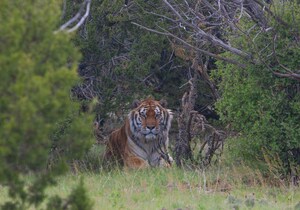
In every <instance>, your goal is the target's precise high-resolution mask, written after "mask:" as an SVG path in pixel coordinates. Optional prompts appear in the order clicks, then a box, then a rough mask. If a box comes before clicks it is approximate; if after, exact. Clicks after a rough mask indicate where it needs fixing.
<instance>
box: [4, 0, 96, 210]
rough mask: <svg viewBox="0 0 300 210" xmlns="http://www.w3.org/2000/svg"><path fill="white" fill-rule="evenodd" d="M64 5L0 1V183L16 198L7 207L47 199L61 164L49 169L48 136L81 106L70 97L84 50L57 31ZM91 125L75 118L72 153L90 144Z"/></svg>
mask: <svg viewBox="0 0 300 210" xmlns="http://www.w3.org/2000/svg"><path fill="white" fill-rule="evenodd" d="M60 6H61V5H60V3H59V2H57V1H54V0H51V1H47V2H46V1H42V0H35V1H30V3H29V2H27V1H20V0H16V1H10V0H2V1H1V2H0V34H1V35H0V66H1V70H0V78H1V82H0V92H1V97H0V104H1V111H0V166H1V167H0V183H1V185H4V186H7V187H8V188H9V195H10V197H11V198H12V200H11V201H9V202H8V203H6V204H5V205H3V208H6V209H27V208H29V206H31V205H34V206H35V207H38V206H39V205H40V203H41V202H42V201H43V199H44V198H45V196H46V195H45V194H44V189H45V187H46V186H47V185H50V184H54V183H55V181H54V179H53V177H52V175H53V174H60V173H62V170H60V169H63V168H62V167H57V169H59V170H53V171H52V172H51V173H50V172H49V173H47V172H46V165H47V159H48V153H49V150H50V145H51V144H52V142H51V141H50V135H51V133H52V132H54V130H55V127H56V123H57V122H58V121H59V120H60V119H61V120H62V119H65V118H66V117H67V116H69V115H72V114H74V113H78V110H79V104H77V103H74V102H72V101H71V100H69V99H68V98H69V94H70V93H69V92H70V88H71V87H72V86H73V85H74V84H75V83H76V82H78V77H77V73H76V69H77V62H78V60H79V58H80V54H79V53H78V51H77V50H76V49H75V47H74V46H73V44H72V42H71V41H70V38H71V37H70V36H69V35H66V34H54V31H55V30H56V29H57V27H58V23H59V18H60V10H61V9H60ZM76 116H77V114H76ZM86 117H87V118H89V120H87V121H88V122H90V117H88V116H86ZM90 127H91V126H90V123H87V122H84V121H81V119H78V118H77V119H76V122H75V123H73V124H72V126H70V129H69V133H70V132H72V136H67V135H65V136H63V141H65V142H68V143H69V145H70V146H69V148H77V150H76V151H75V150H72V151H73V153H76V154H77V153H78V151H79V150H80V151H82V149H84V148H86V147H87V145H88V144H90V139H91V138H89V133H88V132H90V130H91V128H90ZM72 128H73V129H72ZM74 145H75V146H74ZM82 145H83V146H82ZM78 148H80V149H78ZM81 153H82V152H81ZM63 165H64V164H60V165H59V166H63ZM27 174H34V175H35V179H34V181H33V183H31V184H28V183H27V182H25V181H24V180H23V178H24V177H23V175H27Z"/></svg>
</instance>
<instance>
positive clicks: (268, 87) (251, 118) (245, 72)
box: [217, 2, 300, 176]
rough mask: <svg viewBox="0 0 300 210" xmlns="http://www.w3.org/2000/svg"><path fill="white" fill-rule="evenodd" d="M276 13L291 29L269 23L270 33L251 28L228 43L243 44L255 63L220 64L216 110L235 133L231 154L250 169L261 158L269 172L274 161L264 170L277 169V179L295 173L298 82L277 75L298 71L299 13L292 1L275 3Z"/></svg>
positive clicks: (298, 145)
mask: <svg viewBox="0 0 300 210" xmlns="http://www.w3.org/2000/svg"><path fill="white" fill-rule="evenodd" d="M276 9H278V10H279V11H281V12H282V15H281V17H282V18H283V19H284V20H285V21H286V23H288V24H289V27H290V28H286V26H284V25H280V24H278V22H272V23H271V24H272V25H271V26H270V27H273V28H274V30H272V31H271V32H269V33H264V34H262V35H258V34H257V32H258V31H255V30H253V31H252V32H251V33H249V34H246V35H245V37H240V38H236V37H235V38H234V39H231V40H230V41H232V42H235V43H238V44H239V45H240V46H244V47H245V46H248V48H249V51H251V50H252V51H253V52H256V53H255V55H256V56H257V59H258V60H259V61H260V62H259V63H258V64H255V65H253V64H249V65H247V67H246V68H244V69H240V68H237V67H236V66H234V65H230V64H225V65H224V64H222V63H219V65H218V76H220V77H221V78H222V81H221V83H220V90H221V91H222V98H221V100H220V101H219V102H218V103H217V108H218V110H219V111H220V113H221V118H222V120H223V122H226V123H227V124H230V126H231V127H232V129H233V130H235V131H238V132H239V135H238V136H237V137H235V138H234V139H232V140H231V141H229V142H228V144H229V145H228V146H229V147H230V148H231V149H230V153H231V156H233V157H235V159H242V160H243V161H244V162H247V163H248V164H251V165H253V166H255V165H256V166H257V165H258V162H257V160H260V163H264V168H263V169H267V168H268V167H266V164H270V163H271V162H270V161H269V159H273V160H275V159H276V160H277V161H275V162H274V161H273V162H272V166H269V167H271V168H272V167H274V166H275V164H277V165H278V166H280V167H277V166H276V167H277V168H276V170H277V171H276V175H279V176H282V175H287V174H289V173H291V174H294V175H295V172H296V173H297V170H298V169H299V166H300V159H299V157H300V156H299V154H300V149H299V148H300V142H299V139H300V126H299V120H300V118H299V105H300V98H299V82H298V81H296V80H291V79H282V78H278V77H277V76H276V72H281V70H284V69H283V68H289V69H296V68H299V65H300V63H299V56H300V51H299V46H298V45H299V40H298V41H297V39H296V37H297V36H299V34H298V32H295V29H296V28H299V18H300V16H299V14H298V15H296V14H295V13H294V11H297V10H298V9H299V5H298V4H296V3H291V2H289V3H286V4H285V8H280V5H279V6H278V7H276V5H275V8H274V10H275V11H276ZM277 12H278V11H277ZM291 16H292V17H293V18H291ZM297 20H298V21H297ZM246 24H249V22H247V21H244V22H243V23H241V28H243V27H244V26H245V25H246ZM295 24H296V25H295ZM246 28H247V27H246ZM296 34H298V35H296ZM275 37H277V38H278V39H277V40H276V41H275ZM249 40H250V41H249ZM253 40H255V42H253ZM275 48H276V49H275ZM274 49H275V50H274ZM270 55H271V56H270ZM276 56H277V57H276ZM270 69H271V70H270ZM274 72H275V73H274ZM275 157H278V158H275ZM279 162H282V164H281V163H279ZM297 168H298V169H297ZM269 169H270V168H269ZM298 173H299V171H298ZM298 175H299V174H298Z"/></svg>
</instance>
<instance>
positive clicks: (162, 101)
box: [159, 99, 168, 107]
mask: <svg viewBox="0 0 300 210" xmlns="http://www.w3.org/2000/svg"><path fill="white" fill-rule="evenodd" d="M159 104H160V105H161V106H162V107H166V106H168V102H167V101H166V100H165V99H161V100H160V101H159Z"/></svg>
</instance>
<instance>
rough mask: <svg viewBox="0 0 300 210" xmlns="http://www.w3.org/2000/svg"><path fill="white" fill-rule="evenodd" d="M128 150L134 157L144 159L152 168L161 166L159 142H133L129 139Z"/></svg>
mask: <svg viewBox="0 0 300 210" xmlns="http://www.w3.org/2000/svg"><path fill="white" fill-rule="evenodd" d="M128 150H129V152H130V153H132V154H133V155H136V156H138V157H139V158H142V159H143V160H145V161H146V162H148V164H149V165H150V166H159V161H160V159H161V154H160V153H159V152H158V151H157V142H155V140H153V141H146V140H140V139H139V140H133V139H131V138H128Z"/></svg>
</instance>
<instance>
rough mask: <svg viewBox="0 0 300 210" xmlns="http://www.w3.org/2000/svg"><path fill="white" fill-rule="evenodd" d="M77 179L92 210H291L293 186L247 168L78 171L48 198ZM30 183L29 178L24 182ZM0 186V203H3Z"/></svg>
mask: <svg viewBox="0 0 300 210" xmlns="http://www.w3.org/2000/svg"><path fill="white" fill-rule="evenodd" d="M81 177H83V178H84V183H85V187H86V189H87V190H88V193H89V196H90V198H91V199H92V200H93V202H94V209H250V208H251V209H294V208H295V206H296V205H297V204H298V205H299V206H300V204H299V203H298V202H299V201H300V190H299V188H296V187H289V186H285V187H276V188H275V187H272V186H269V185H268V183H267V182H265V181H264V179H263V178H262V177H260V176H259V175H258V172H251V170H249V169H247V168H242V167H240V168H230V169H229V168H228V169H224V168H223V169H219V168H215V169H210V170H209V171H200V170H183V169H178V168H172V169H159V168H156V169H147V170H118V169H116V170H114V171H110V172H99V173H91V172H83V173H82V172H80V173H78V174H76V175H74V174H69V175H66V176H62V177H60V178H59V179H58V185H57V186H56V187H52V188H49V189H48V192H47V193H48V194H49V195H54V194H58V195H61V196H67V195H68V194H69V193H70V192H71V190H72V189H73V188H74V187H76V186H77V184H78V183H79V181H80V179H81ZM28 180H29V181H30V178H29V179H28ZM6 193H7V192H6V190H5V188H3V187H0V202H2V201H4V200H6V199H7V196H6Z"/></svg>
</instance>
